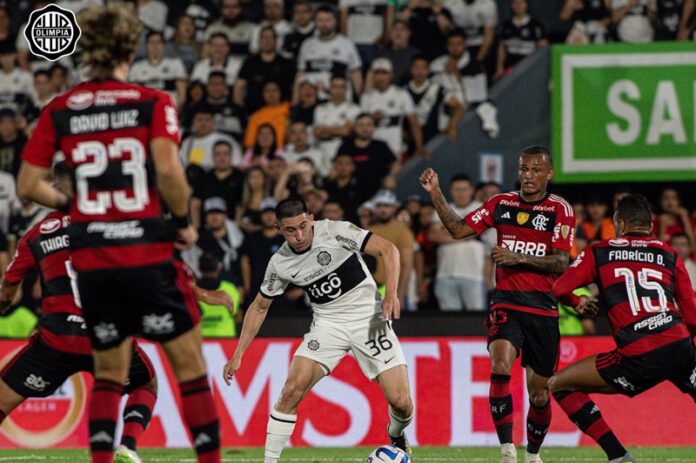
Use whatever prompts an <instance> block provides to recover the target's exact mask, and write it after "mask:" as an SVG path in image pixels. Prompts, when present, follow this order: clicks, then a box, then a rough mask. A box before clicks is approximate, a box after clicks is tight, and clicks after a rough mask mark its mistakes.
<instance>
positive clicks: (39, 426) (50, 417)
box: [0, 348, 87, 448]
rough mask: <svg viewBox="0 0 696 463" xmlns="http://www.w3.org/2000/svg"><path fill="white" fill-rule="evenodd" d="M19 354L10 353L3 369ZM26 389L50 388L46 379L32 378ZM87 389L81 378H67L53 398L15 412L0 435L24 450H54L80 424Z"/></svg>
mask: <svg viewBox="0 0 696 463" xmlns="http://www.w3.org/2000/svg"><path fill="white" fill-rule="evenodd" d="M18 351H19V348H18V349H15V350H13V351H10V352H9V353H8V354H7V355H6V356H5V357H4V358H3V359H2V360H0V367H1V366H2V365H4V364H5V363H7V362H8V361H9V360H10V359H11V358H12V357H14V355H15V354H16V353H17V352H18ZM26 383H27V385H28V386H29V385H31V386H32V389H34V390H36V391H37V392H42V391H43V390H45V389H46V388H47V387H51V385H50V384H49V383H47V382H46V381H45V380H44V379H43V378H41V377H40V376H36V375H33V374H32V375H30V376H29V377H27V379H26ZM86 390H87V388H86V385H85V381H84V378H83V376H82V375H81V374H76V375H73V376H71V377H70V378H68V380H67V381H66V382H65V383H64V384H63V385H61V386H60V387H59V388H58V389H57V390H56V392H54V393H53V395H51V396H48V397H43V398H33V399H28V400H26V401H25V402H24V403H22V405H20V406H19V407H17V408H16V409H15V410H13V411H12V414H11V415H9V416H8V417H7V418H6V419H5V421H4V422H3V423H2V426H1V427H0V432H2V434H3V435H4V436H5V437H6V438H8V439H9V440H11V441H12V442H14V443H15V444H17V445H19V446H21V447H33V448H39V447H54V446H55V445H56V444H59V443H60V442H62V441H63V440H65V439H66V438H67V437H69V436H70V435H71V434H72V433H73V432H74V431H75V429H76V428H77V426H78V425H79V424H80V421H81V419H82V415H83V412H84V406H85V403H86V400H85V392H86Z"/></svg>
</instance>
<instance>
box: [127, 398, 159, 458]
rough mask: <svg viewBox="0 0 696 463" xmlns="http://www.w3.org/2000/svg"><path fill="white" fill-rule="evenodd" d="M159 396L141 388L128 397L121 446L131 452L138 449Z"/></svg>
mask: <svg viewBox="0 0 696 463" xmlns="http://www.w3.org/2000/svg"><path fill="white" fill-rule="evenodd" d="M156 401H157V396H156V395H155V394H154V392H152V391H151V390H150V389H147V388H144V387H139V388H137V389H135V390H133V391H131V393H130V394H129V395H128V401H127V402H126V408H124V409H123V435H122V436H121V445H125V446H126V447H128V448H129V449H131V450H135V449H136V445H137V443H138V439H140V436H141V435H142V434H143V432H145V429H147V425H148V424H149V423H150V418H152V409H153V408H154V407H155V402H156Z"/></svg>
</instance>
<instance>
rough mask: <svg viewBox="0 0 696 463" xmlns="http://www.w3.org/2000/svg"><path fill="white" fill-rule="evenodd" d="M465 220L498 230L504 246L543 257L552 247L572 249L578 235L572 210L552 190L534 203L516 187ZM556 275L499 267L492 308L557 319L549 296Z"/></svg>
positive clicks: (477, 228) (475, 226)
mask: <svg viewBox="0 0 696 463" xmlns="http://www.w3.org/2000/svg"><path fill="white" fill-rule="evenodd" d="M465 221H466V223H467V224H468V225H469V226H470V227H471V228H473V229H474V231H476V233H482V232H483V231H485V230H486V229H488V228H495V230H496V231H497V234H498V246H500V247H503V248H506V249H509V250H510V251H512V252H517V253H523V254H528V255H532V256H539V257H541V256H546V255H551V254H553V252H554V250H560V251H570V248H571V247H572V245H573V238H574V233H575V214H574V213H573V208H572V207H571V206H570V204H568V203H567V202H566V201H565V200H564V199H563V198H561V197H559V196H556V195H552V194H546V196H544V198H543V199H540V200H539V201H534V202H526V201H525V200H524V199H522V197H521V195H520V193H519V192H516V191H515V192H511V193H504V194H500V195H496V196H494V197H492V198H491V199H489V200H488V201H487V202H486V203H485V204H484V205H483V206H481V207H480V208H478V209H477V210H475V211H473V212H472V213H470V214H469V215H468V216H466V218H465ZM462 265H466V263H464V262H463V263H462ZM554 279H555V275H551V274H548V273H542V272H538V271H534V270H531V269H527V268H524V267H520V266H514V267H512V266H511V267H505V266H501V265H499V266H497V268H496V270H495V282H496V288H495V292H494V294H493V297H492V299H491V309H497V308H506V309H511V310H519V311H522V312H529V313H534V314H537V315H545V316H549V317H557V316H558V310H557V309H556V299H555V298H554V297H553V295H552V294H551V285H552V284H553V281H554Z"/></svg>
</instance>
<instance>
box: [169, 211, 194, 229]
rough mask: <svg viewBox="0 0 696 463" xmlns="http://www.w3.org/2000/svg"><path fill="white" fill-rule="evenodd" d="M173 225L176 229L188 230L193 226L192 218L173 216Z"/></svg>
mask: <svg viewBox="0 0 696 463" xmlns="http://www.w3.org/2000/svg"><path fill="white" fill-rule="evenodd" d="M172 223H173V224H174V226H175V227H176V228H179V229H180V228H187V227H188V226H189V225H191V218H190V217H189V216H188V214H186V215H182V216H176V215H174V214H172Z"/></svg>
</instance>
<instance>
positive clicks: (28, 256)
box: [5, 212, 92, 355]
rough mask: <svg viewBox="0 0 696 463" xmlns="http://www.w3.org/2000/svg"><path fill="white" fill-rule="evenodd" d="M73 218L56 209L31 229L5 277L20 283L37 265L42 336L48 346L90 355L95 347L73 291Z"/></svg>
mask: <svg viewBox="0 0 696 463" xmlns="http://www.w3.org/2000/svg"><path fill="white" fill-rule="evenodd" d="M69 224H70V218H69V217H68V216H67V215H65V214H64V213H62V212H53V213H51V214H49V215H47V216H46V218H44V219H43V220H42V221H41V222H38V223H37V224H36V225H34V226H33V227H32V228H30V229H29V230H28V231H27V232H26V233H25V234H24V236H22V238H21V239H20V240H19V243H17V250H16V252H15V255H14V257H13V258H12V262H10V265H9V266H8V267H7V272H6V273H5V279H6V280H7V281H8V282H9V283H12V284H14V283H19V282H21V281H22V280H24V278H26V277H27V275H29V273H31V272H32V271H33V270H34V269H35V268H38V270H39V275H40V278H41V319H40V321H39V336H40V337H41V340H42V341H43V342H45V343H46V345H48V346H50V347H52V348H54V349H57V350H60V351H63V352H69V353H72V354H84V355H90V354H91V353H92V346H91V344H90V342H89V338H88V337H87V329H86V327H85V325H84V319H83V318H82V309H80V307H78V305H77V303H76V301H75V296H74V294H73V286H74V285H75V275H74V274H73V275H72V278H71V272H73V270H72V268H71V266H70V265H71V264H70V252H69V246H70V239H69V237H68V226H69Z"/></svg>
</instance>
